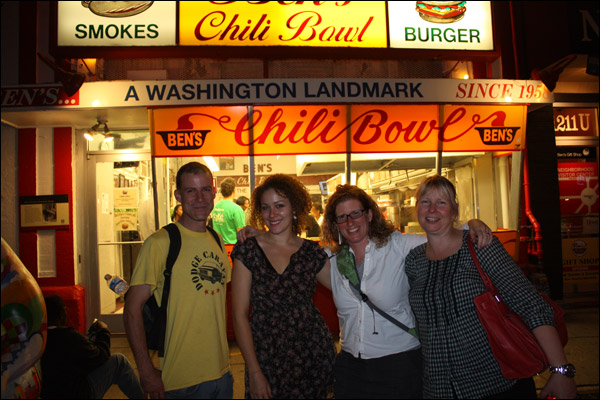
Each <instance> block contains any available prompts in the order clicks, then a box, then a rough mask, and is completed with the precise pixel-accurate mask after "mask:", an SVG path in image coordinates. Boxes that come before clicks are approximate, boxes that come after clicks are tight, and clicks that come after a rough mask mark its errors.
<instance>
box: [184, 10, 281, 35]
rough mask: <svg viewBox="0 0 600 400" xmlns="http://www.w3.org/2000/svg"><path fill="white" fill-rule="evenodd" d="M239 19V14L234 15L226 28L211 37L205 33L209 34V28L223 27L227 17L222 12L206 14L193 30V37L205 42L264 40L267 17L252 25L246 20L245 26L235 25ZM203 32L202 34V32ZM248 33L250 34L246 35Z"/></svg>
mask: <svg viewBox="0 0 600 400" xmlns="http://www.w3.org/2000/svg"><path fill="white" fill-rule="evenodd" d="M238 18H239V14H235V15H234V16H233V17H232V18H231V20H230V21H229V24H227V27H226V28H225V29H223V30H217V31H215V32H214V34H213V35H211V34H210V33H207V32H211V30H210V28H220V27H221V26H223V25H224V24H225V22H226V20H227V15H226V14H225V13H224V12H222V11H213V12H211V13H208V14H206V15H205V16H204V17H203V18H202V19H200V21H199V22H198V24H197V25H196V28H195V29H194V35H195V36H196V39H198V40H202V41H207V40H211V39H215V38H217V37H218V40H239V41H244V40H248V41H255V40H259V41H262V40H265V39H266V35H267V32H268V31H269V28H270V27H269V24H270V23H271V21H270V20H268V19H267V15H266V14H263V15H261V17H260V19H259V20H258V21H257V22H256V23H254V22H253V21H252V20H251V19H249V20H248V23H247V24H246V25H243V26H242V25H240V24H236V22H237V20H238ZM263 23H266V25H267V26H265V27H263ZM203 31H204V32H205V33H204V34H203V33H202V32H203ZM249 31H250V33H248V32H249Z"/></svg>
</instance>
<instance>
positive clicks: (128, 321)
mask: <svg viewBox="0 0 600 400" xmlns="http://www.w3.org/2000/svg"><path fill="white" fill-rule="evenodd" d="M151 295H152V294H151V291H150V285H136V286H132V287H130V288H129V291H128V293H127V301H126V302H125V309H124V312H123V321H124V323H125V331H126V332H127V340H128V341H129V346H130V347H131V351H132V352H133V356H134V358H135V363H136V364H137V367H138V371H139V374H140V383H141V384H142V388H143V389H144V391H145V392H146V393H148V394H149V395H150V398H151V399H162V398H164V397H165V387H164V385H163V382H162V379H161V372H160V371H159V370H158V369H156V368H154V364H152V359H151V358H150V355H149V354H148V348H147V344H146V331H145V329H144V320H143V318H142V310H143V308H144V304H146V301H147V300H148V299H149V298H150V296H151Z"/></svg>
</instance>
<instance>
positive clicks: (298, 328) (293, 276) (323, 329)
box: [231, 174, 335, 399]
mask: <svg viewBox="0 0 600 400" xmlns="http://www.w3.org/2000/svg"><path fill="white" fill-rule="evenodd" d="M251 208H252V217H251V222H252V225H253V226H254V227H261V228H262V227H264V226H266V227H267V228H268V231H267V232H266V233H263V234H260V235H257V236H256V237H253V238H250V239H247V240H245V241H244V242H243V243H241V242H238V244H237V245H236V246H235V248H234V249H233V252H232V253H231V258H232V259H233V265H234V268H233V277H232V305H233V323H234V328H235V334H236V338H237V342H238V345H239V346H240V349H241V350H242V355H243V356H244V360H245V362H246V397H251V398H296V399H299V398H324V397H326V395H327V389H328V387H329V386H331V384H332V383H333V361H334V358H335V348H334V345H333V341H332V339H331V335H330V333H329V330H328V328H327V325H326V324H325V321H324V320H323V317H322V316H321V314H320V313H319V311H318V310H317V308H316V307H315V305H314V303H313V301H312V296H313V294H314V292H315V290H316V288H317V280H318V281H319V282H321V283H322V284H323V285H325V286H326V287H328V288H330V287H331V284H330V265H329V260H328V258H327V255H326V254H325V252H324V251H323V250H322V249H321V248H320V247H319V245H318V243H316V242H313V241H311V240H306V239H302V238H300V237H299V234H300V232H301V230H302V229H303V227H304V226H306V224H307V222H308V219H309V212H310V209H311V200H310V195H309V194H308V192H307V191H306V188H305V187H304V185H303V184H302V183H300V182H299V181H298V180H296V179H294V178H292V177H290V176H288V175H283V174H277V175H273V176H271V177H269V178H267V179H266V180H265V182H264V183H263V184H262V185H260V186H259V187H257V188H256V189H255V190H254V192H253V193H252V204H251ZM250 309H252V312H251V314H250V316H248V313H249V311H250Z"/></svg>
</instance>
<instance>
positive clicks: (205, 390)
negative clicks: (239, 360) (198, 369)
mask: <svg viewBox="0 0 600 400" xmlns="http://www.w3.org/2000/svg"><path fill="white" fill-rule="evenodd" d="M165 397H166V398H167V399H231V398H233V376H232V375H231V372H229V371H228V372H226V373H225V375H223V376H222V377H220V378H219V379H215V380H214V381H207V382H202V383H199V384H197V385H194V386H190V387H186V388H183V389H176V390H169V391H167V392H165Z"/></svg>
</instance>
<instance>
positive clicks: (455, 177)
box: [156, 152, 519, 233]
mask: <svg viewBox="0 0 600 400" xmlns="http://www.w3.org/2000/svg"><path fill="white" fill-rule="evenodd" d="M436 158H437V153H388V154H385V153H384V154H353V155H352V156H351V157H350V167H351V171H350V172H351V173H350V182H351V183H352V184H355V185H357V186H359V187H360V188H362V189H364V190H365V191H367V193H369V194H370V195H371V196H372V197H373V199H374V200H375V201H376V202H377V204H379V206H380V207H381V210H382V212H383V213H384V215H385V216H386V218H387V219H388V220H389V221H391V222H392V223H393V225H394V226H395V228H396V229H398V230H399V231H401V232H404V233H422V230H421V228H420V226H419V224H418V222H417V215H416V209H415V206H416V190H417V187H418V186H419V184H420V183H421V181H422V180H423V179H425V178H426V177H427V176H430V175H432V174H435V173H436V172H437V166H436V165H437V164H436V163H437V161H436ZM512 159H513V153H511V152H505V153H501V154H500V153H499V154H496V153H492V152H462V153H458V152H456V153H443V154H442V158H441V173H442V175H444V176H446V177H447V178H448V179H450V180H451V181H452V182H453V183H454V184H455V186H456V188H457V193H458V200H459V213H460V214H459V223H461V224H462V223H465V222H467V221H468V220H470V219H473V218H478V219H481V220H483V221H484V222H485V223H486V224H488V225H489V226H490V227H491V228H492V229H493V230H516V229H515V226H516V222H514V221H512V219H514V218H513V214H515V212H514V210H511V209H510V202H511V198H512V196H513V195H514V194H513V193H512V192H511V187H512V186H513V185H514V182H512V181H511V179H512V178H513V177H514V175H515V174H514V173H513V171H512V164H513V163H512ZM156 161H157V165H164V166H165V167H166V166H167V165H168V168H169V171H168V172H167V171H165V172H164V175H165V176H166V177H169V183H168V184H167V185H166V186H165V188H167V187H168V191H169V195H168V198H170V201H169V205H168V210H160V212H159V214H160V215H163V214H164V215H170V214H169V213H170V212H172V210H173V209H174V207H175V205H176V204H177V201H176V199H175V197H174V191H175V189H176V188H175V176H176V174H177V170H178V169H179V167H181V166H182V165H183V164H185V163H187V162H190V161H198V162H201V163H203V164H205V165H207V166H209V168H211V170H212V171H213V176H214V178H215V182H214V183H215V187H216V189H217V195H216V199H215V203H216V202H218V201H219V200H221V198H222V197H221V194H220V184H221V182H222V181H223V180H224V179H225V178H227V177H230V178H233V179H234V180H235V182H236V191H235V195H234V199H237V198H238V197H240V196H245V197H247V198H249V199H250V198H251V196H252V189H253V188H255V187H256V186H258V185H260V184H261V183H262V182H263V181H264V180H265V179H266V178H267V177H268V176H270V175H273V174H276V173H283V174H287V175H291V176H295V177H297V178H298V179H299V180H300V181H301V182H302V183H303V184H304V185H305V186H306V188H307V190H308V192H309V193H310V195H311V198H312V201H313V203H318V204H321V205H322V206H323V208H325V206H326V204H327V199H328V197H329V196H330V195H331V194H332V193H333V192H335V189H336V187H337V185H339V184H344V183H346V176H347V173H346V155H345V154H327V155H297V156H295V155H287V156H255V157H253V158H251V157H247V156H238V157H179V158H158V159H156ZM251 169H253V171H254V175H253V177H254V184H251V179H252V175H251V173H250V171H251ZM516 175H517V176H519V174H516ZM516 187H519V185H517V186H516ZM515 215H516V214H515Z"/></svg>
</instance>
